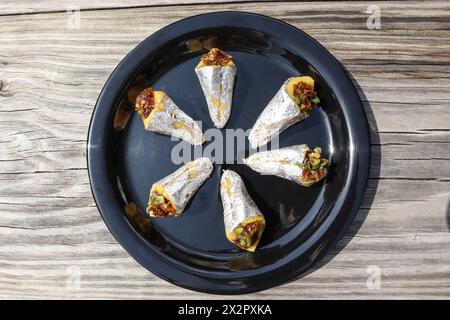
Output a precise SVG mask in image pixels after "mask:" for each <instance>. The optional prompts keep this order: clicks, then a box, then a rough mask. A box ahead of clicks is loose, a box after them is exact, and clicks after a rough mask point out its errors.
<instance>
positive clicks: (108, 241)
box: [0, 1, 450, 299]
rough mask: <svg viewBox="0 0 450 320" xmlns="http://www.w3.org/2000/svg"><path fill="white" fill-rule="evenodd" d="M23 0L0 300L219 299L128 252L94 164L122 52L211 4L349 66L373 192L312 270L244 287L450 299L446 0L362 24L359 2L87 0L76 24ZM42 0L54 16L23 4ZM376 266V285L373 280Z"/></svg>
mask: <svg viewBox="0 0 450 320" xmlns="http://www.w3.org/2000/svg"><path fill="white" fill-rule="evenodd" d="M80 2H81V3H86V5H91V4H92V6H94V5H95V4H96V3H100V2H99V1H89V2H87V1H86V2H83V1H80ZM197 2H201V1H197ZM214 2H218V1H214ZM22 3H23V5H22V7H20V6H19V8H15V7H14V6H13V5H12V2H8V1H3V2H2V3H1V4H0V12H1V13H2V14H3V13H14V14H13V15H8V14H7V15H4V16H0V48H1V49H0V133H1V135H0V151H1V152H0V298H132V299H142V298H171V299H173V298H178V299H182V298H222V297H218V296H210V295H205V294H200V293H194V292H191V291H187V290H184V289H181V288H179V287H176V286H174V285H172V284H169V283H167V282H164V281H162V280H160V279H159V278H157V277H156V276H154V275H152V274H150V273H149V272H147V271H146V270H145V269H144V268H142V267H141V266H139V265H138V264H137V263H136V262H135V261H134V260H133V259H132V258H131V257H129V256H128V255H127V253H126V252H125V251H124V250H123V249H122V248H121V247H120V245H118V244H117V243H116V241H115V240H114V239H113V237H112V236H111V234H110V233H109V232H108V230H107V228H106V226H105V224H104V223H103V221H102V220H101V218H100V215H99V214H98V212H97V209H96V207H95V204H94V201H93V199H92V196H91V192H90V187H89V181H88V177H87V171H86V160H85V143H86V135H87V128H88V124H89V120H90V115H91V112H92V109H93V106H94V104H95V101H96V98H97V96H98V94H99V92H100V90H101V88H102V86H103V84H104V83H105V81H106V79H107V77H108V76H109V74H110V73H111V71H112V70H113V69H114V67H115V66H116V65H117V64H118V63H119V61H120V60H121V59H122V58H123V57H124V56H125V55H126V54H127V53H128V52H129V51H130V50H131V49H132V48H133V47H135V46H136V45H137V44H138V43H139V42H140V41H142V40H143V39H144V38H145V37H147V36H148V35H149V34H151V33H153V32H155V31H157V30H158V29H160V28H161V27H163V26H165V25H167V24H169V23H171V22H174V21H176V20H178V19H182V18H185V17H188V16H191V15H194V14H199V13H203V12H209V11H218V10H245V11H252V12H258V13H262V14H267V15H271V16H273V17H276V18H280V19H282V20H284V21H286V22H288V23H291V24H293V25H295V26H297V27H299V28H301V29H303V30H304V31H306V32H307V33H309V34H310V35H311V36H313V37H315V38H316V39H317V40H319V41H320V42H321V43H322V44H323V45H324V46H325V47H326V48H327V49H328V50H330V51H331V52H332V53H333V54H334V55H335V56H336V57H337V58H338V59H339V60H340V61H341V62H342V63H343V64H344V65H345V67H346V68H347V69H348V70H349V71H350V72H351V74H352V76H353V77H354V79H355V82H356V84H357V85H358V87H359V90H360V94H361V96H362V97H363V100H364V105H365V109H366V111H367V114H368V118H369V122H370V127H371V137H372V163H373V166H372V169H371V174H370V176H371V178H370V181H369V186H368V189H367V192H366V197H365V200H364V203H363V205H362V207H361V210H360V211H359V213H358V216H357V218H356V220H355V222H354V224H353V225H352V226H351V228H350V231H349V232H348V233H347V234H346V236H345V237H344V238H343V239H342V241H341V242H340V243H339V245H338V246H337V247H336V248H335V249H334V251H333V252H331V253H330V254H329V255H328V256H327V257H326V258H325V259H324V261H323V262H322V263H321V264H320V265H319V266H317V267H316V270H315V271H314V272H312V273H311V274H309V275H308V276H306V277H304V278H303V279H301V280H297V281H294V282H291V283H289V284H286V285H283V286H280V287H277V288H274V289H270V290H267V291H263V292H259V293H255V294H250V295H245V296H242V298H243V299H255V298H276V299H285V298H298V299H300V298H357V299H360V298H375V299H377V298H393V299H396V298H449V297H450V254H449V247H450V233H449V225H450V164H449V163H450V161H449V160H450V112H449V111H450V110H449V104H450V85H449V78H450V64H449V61H450V4H449V3H448V2H447V1H442V2H426V3H422V2H379V3H377V4H378V5H379V6H380V9H381V14H382V20H381V22H382V29H381V30H368V29H367V27H366V19H367V17H368V15H367V14H366V13H365V12H366V9H367V5H368V4H367V3H363V2H352V3H348V2H346V3H345V4H343V3H335V2H327V3H324V2H320V3H265V4H264V5H261V4H260V3H253V2H251V3H231V4H208V5H204V4H198V5H181V6H171V7H170V10H166V9H161V8H153V7H151V6H149V7H144V8H128V9H111V10H107V9H105V8H103V9H102V10H94V9H92V10H87V11H82V12H81V25H80V27H81V28H80V29H69V28H68V24H67V21H68V17H69V16H68V14H67V13H66V12H64V11H65V9H62V11H63V12H56V11H60V10H61V8H60V7H58V8H55V7H52V6H53V4H52V3H53V2H50V1H37V2H33V5H34V4H35V3H40V4H41V5H42V8H43V9H42V8H38V7H33V5H32V4H31V1H29V2H27V1H25V2H22ZM27 3H28V4H27ZM112 3H115V2H112ZM116 3H117V4H118V5H119V4H120V3H119V2H116ZM151 3H153V1H148V4H151ZM163 3H164V2H163ZM371 4H372V2H371ZM82 7H83V6H82ZM86 8H91V7H86ZM92 8H93V7H92ZM41 9H42V10H43V11H51V12H49V13H35V14H25V15H16V14H15V13H20V12H35V11H39V10H41ZM161 11H163V14H162V13H161ZM130 22H132V23H130ZM336 253H338V254H336ZM371 265H376V266H379V267H380V268H381V288H380V289H379V290H377V289H374V290H371V289H368V287H367V285H366V281H367V277H368V274H367V267H368V266H371ZM78 268H79V269H78ZM73 270H75V271H77V270H79V271H80V274H81V286H80V287H78V286H76V285H73V284H71V281H70V280H71V277H70V274H71V273H72V272H73ZM223 298H226V297H223Z"/></svg>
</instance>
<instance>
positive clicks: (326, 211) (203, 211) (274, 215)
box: [87, 12, 370, 294]
mask: <svg viewBox="0 0 450 320" xmlns="http://www.w3.org/2000/svg"><path fill="white" fill-rule="evenodd" d="M211 47H218V48H220V49H222V50H224V51H226V52H228V53H230V54H231V55H232V56H233V58H234V61H235V63H236V66H237V70H238V72H237V77H236V83H235V89H234V98H233V109H232V113H231V117H230V120H229V121H228V123H227V125H226V127H225V128H224V129H222V130H221V134H222V136H220V137H219V138H223V139H224V140H226V139H227V138H228V139H230V138H229V137H227V135H226V130H225V129H238V128H240V129H243V130H247V129H249V128H251V126H252V125H253V124H254V122H255V120H256V118H257V117H258V115H259V114H260V113H261V111H262V110H263V109H264V107H265V106H266V104H267V103H268V101H269V100H270V99H271V98H272V96H273V95H274V94H275V93H276V92H277V90H278V89H279V87H280V86H281V84H282V83H283V82H284V80H285V79H286V78H288V77H290V76H295V75H298V74H308V75H311V76H312V77H313V78H314V79H315V81H316V91H317V92H318V95H319V96H320V98H321V101H322V103H321V105H322V108H315V109H314V110H313V112H312V115H311V116H310V117H309V118H308V119H306V120H305V121H303V122H301V123H299V124H296V125H294V126H292V127H290V128H289V129H288V130H286V131H285V132H283V133H282V134H281V136H280V147H286V146H290V145H294V144H301V143H306V144H308V145H310V146H322V149H323V153H324V155H325V156H326V157H328V156H329V157H330V158H331V162H332V165H331V167H330V173H329V175H328V177H327V178H326V179H325V180H323V181H322V182H320V183H318V184H316V185H314V186H312V187H310V188H304V187H301V186H299V185H297V184H295V183H293V182H290V181H287V180H283V179H281V178H278V177H274V176H261V175H259V174H257V173H256V172H254V171H252V170H251V169H249V168H248V167H246V166H244V165H240V164H232V163H231V164H223V165H221V164H215V165H214V171H213V173H212V175H211V177H210V178H209V179H208V180H207V181H206V182H205V184H204V185H203V186H202V187H201V189H200V190H199V192H198V193H197V194H196V196H195V197H194V198H193V200H192V201H191V202H190V204H189V205H188V208H187V209H186V211H185V212H184V213H183V215H182V216H181V217H179V218H165V219H158V218H152V219H150V218H149V217H148V216H147V215H146V214H144V213H143V212H145V208H146V204H147V200H148V193H149V190H150V187H151V185H152V184H153V183H154V182H156V181H157V180H159V179H161V178H162V177H164V176H166V175H168V174H169V173H171V172H173V171H174V170H175V169H176V168H178V167H179V164H174V163H173V162H172V160H171V153H172V150H173V148H174V147H175V146H176V145H178V144H179V142H178V141H171V139H170V137H167V136H162V135H159V134H156V133H153V132H149V131H145V130H144V127H143V124H142V122H141V121H140V119H139V118H138V116H137V114H135V113H134V112H133V108H134V107H133V100H134V97H135V96H136V94H137V93H138V92H139V91H140V90H141V89H142V88H143V87H145V86H149V85H151V86H152V87H153V88H154V89H155V90H163V91H165V92H167V93H168V95H169V96H170V97H171V98H172V100H174V101H175V103H177V104H178V105H179V106H180V107H181V108H182V109H183V110H184V111H185V112H186V113H187V114H189V115H190V116H191V117H193V118H194V119H196V120H201V121H202V125H203V130H204V131H205V130H207V129H210V128H213V124H212V121H211V120H210V117H209V115H208V111H207V106H206V101H205V98H204V96H203V93H202V90H201V88H200V85H199V83H198V80H197V77H196V75H195V72H194V67H195V65H196V64H197V63H198V61H199V58H200V55H201V54H203V53H205V52H207V51H208V49H209V48H211ZM215 138H216V139H218V138H217V137H215ZM212 140H214V138H212ZM213 142H214V141H211V142H207V143H206V144H204V145H203V151H207V150H205V148H208V146H210V145H211V144H212V143H213ZM191 150H192V151H193V149H191ZM240 151H242V150H240ZM244 151H245V152H248V141H247V146H246V150H244ZM224 153H225V157H228V159H229V158H231V159H236V157H239V155H238V154H239V152H235V155H234V156H231V157H230V154H228V155H227V150H224ZM87 155H88V170H89V177H90V181H91V187H92V192H93V195H94V198H95V201H96V203H97V206H98V209H99V211H100V213H101V215H102V217H103V219H104V221H105V223H106V225H107V226H108V228H109V230H110V231H111V233H112V234H113V235H114V237H115V238H116V239H117V241H118V242H119V243H120V244H121V245H122V246H123V247H124V248H125V249H126V250H127V251H128V252H129V253H130V254H131V255H132V256H133V257H134V258H135V259H136V260H137V261H138V262H139V263H140V264H142V265H143V266H144V267H146V268H147V269H148V270H150V271H151V272H153V273H155V274H156V275H158V276H160V277H161V278H163V279H166V280H167V281H169V282H171V283H174V284H177V285H180V286H183V287H186V288H189V289H193V290H198V291H203V292H210V293H219V294H238V293H247V292H254V291H258V290H262V289H266V288H270V287H273V286H275V285H278V284H281V283H283V282H286V281H289V280H292V279H295V278H297V277H299V276H301V275H302V274H304V273H305V272H306V271H307V270H308V269H309V268H310V267H311V266H312V265H313V264H314V263H315V262H317V261H318V260H319V259H320V258H321V257H322V256H323V255H324V254H325V253H326V252H327V250H328V249H329V248H330V247H331V246H332V245H333V244H335V243H336V241H337V240H338V239H339V238H340V237H341V236H342V234H343V232H344V231H345V228H346V227H347V226H348V225H349V224H350V223H351V221H352V219H353V217H354V215H355V213H356V212H357V210H358V208H359V205H360V203H361V201H362V198H363V195H364V192H365V187H366V184H367V179H368V173H369V159H370V157H369V130H368V125H367V120H366V117H365V113H364V110H363V106H362V103H361V100H360V98H359V96H358V94H357V91H356V89H355V88H354V86H353V84H352V81H351V79H350V78H349V76H348V75H347V74H346V72H345V70H344V69H343V67H342V66H341V65H340V63H339V62H338V61H336V59H334V58H333V56H331V54H330V53H328V52H327V51H326V50H325V49H324V48H323V47H322V46H321V45H320V44H319V43H317V42H316V41H315V40H313V39H312V38H311V37H309V36H308V35H306V34H305V33H303V32H302V31H300V30H298V29H296V28H294V27H292V26H290V25H288V24H286V23H284V22H281V21H279V20H275V19H273V18H270V17H266V16H261V15H255V14H250V13H242V12H220V13H211V14H205V15H199V16H195V17H191V18H188V19H185V20H181V21H178V22H176V23H174V24H172V25H169V26H167V27H165V28H163V29H162V30H160V31H158V32H156V33H155V34H153V35H152V36H150V37H149V38H147V39H146V40H144V41H143V42H142V43H141V44H139V45H138V46H137V47H136V48H135V49H134V50H133V51H132V52H131V53H130V54H129V55H127V56H126V57H125V58H124V59H123V61H122V62H121V63H120V64H119V66H118V67H117V68H116V69H115V70H114V72H113V73H112V75H111V76H110V78H109V79H108V81H107V83H106V84H105V87H104V88H103V91H102V92H101V94H100V96H99V98H98V101H97V105H96V107H95V110H94V112H93V116H92V119H91V124H90V129H89V136H88V145H87ZM224 168H230V169H233V170H235V171H237V172H238V173H239V174H240V175H241V176H242V177H243V179H244V182H245V184H246V187H247V189H248V191H249V193H250V195H251V196H252V197H253V199H254V200H255V202H256V204H257V205H258V207H259V208H260V209H261V211H262V212H263V213H264V215H265V217H266V222H267V227H266V230H265V232H264V234H263V238H262V240H261V243H260V245H259V248H258V249H257V251H256V252H255V253H247V252H243V251H241V250H239V249H237V248H236V247H234V246H233V245H232V244H231V243H229V242H228V240H227V239H226V237H225V232H224V224H223V210H222V204H221V201H220V195H219V180H220V172H221V170H222V169H224Z"/></svg>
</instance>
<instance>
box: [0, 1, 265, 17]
mask: <svg viewBox="0 0 450 320" xmlns="http://www.w3.org/2000/svg"><path fill="white" fill-rule="evenodd" d="M268 1H271V0H144V1H142V0H140V1H139V0H128V1H126V2H124V1H119V0H108V1H104V0H59V1H52V0H23V1H14V0H2V1H1V2H0V15H15V14H22V13H42V12H63V11H66V12H67V11H72V10H98V9H111V8H114V9H125V8H144V7H167V6H190V5H196V4H227V3H239V2H268Z"/></svg>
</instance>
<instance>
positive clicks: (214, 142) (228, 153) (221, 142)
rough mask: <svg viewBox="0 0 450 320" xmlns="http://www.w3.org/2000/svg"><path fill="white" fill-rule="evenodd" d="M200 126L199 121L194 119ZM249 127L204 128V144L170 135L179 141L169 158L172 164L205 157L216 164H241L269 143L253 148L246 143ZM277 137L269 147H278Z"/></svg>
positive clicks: (264, 149)
mask: <svg viewBox="0 0 450 320" xmlns="http://www.w3.org/2000/svg"><path fill="white" fill-rule="evenodd" d="M196 122H197V124H198V125H199V126H200V128H201V127H202V125H201V121H196ZM249 134H250V129H248V130H243V129H225V130H223V129H222V130H221V129H216V128H211V129H208V130H205V132H204V136H205V140H206V142H207V143H206V144H204V145H203V146H194V147H193V146H192V145H191V144H190V143H188V142H186V141H180V140H179V139H178V138H176V137H173V136H172V137H171V140H172V141H179V142H178V143H177V144H176V145H175V146H174V147H173V149H172V152H171V154H170V158H171V160H172V162H173V163H174V164H177V165H179V164H185V163H188V162H189V161H192V160H193V159H197V158H200V157H207V158H209V159H211V161H213V162H215V163H217V164H236V163H238V164H242V163H243V159H244V158H245V157H246V156H249V155H251V154H253V153H255V152H259V151H267V150H268V148H269V144H266V145H264V146H261V147H259V148H257V149H253V148H251V147H250V146H249V145H248V139H247V138H248V135H249ZM278 147H279V137H278V135H276V136H275V137H273V139H272V140H271V141H270V148H271V149H278Z"/></svg>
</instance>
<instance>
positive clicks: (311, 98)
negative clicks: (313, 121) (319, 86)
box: [293, 82, 320, 115]
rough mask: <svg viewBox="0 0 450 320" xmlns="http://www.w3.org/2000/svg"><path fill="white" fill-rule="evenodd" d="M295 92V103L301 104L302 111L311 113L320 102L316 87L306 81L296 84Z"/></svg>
mask: <svg viewBox="0 0 450 320" xmlns="http://www.w3.org/2000/svg"><path fill="white" fill-rule="evenodd" d="M293 94H294V97H295V99H294V101H295V103H296V104H297V105H298V106H299V108H300V111H302V112H303V113H305V114H308V115H309V114H310V113H311V110H312V108H313V107H314V106H315V105H317V104H319V103H320V99H319V97H317V93H316V92H315V91H314V88H313V87H312V86H311V85H309V84H307V83H305V82H299V83H297V84H294V93H293Z"/></svg>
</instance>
